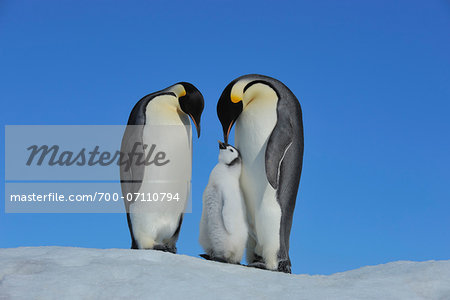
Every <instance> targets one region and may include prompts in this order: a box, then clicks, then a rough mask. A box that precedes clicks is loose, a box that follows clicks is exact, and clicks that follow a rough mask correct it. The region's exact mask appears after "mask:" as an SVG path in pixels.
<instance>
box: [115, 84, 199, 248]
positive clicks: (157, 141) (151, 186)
mask: <svg viewBox="0 0 450 300" xmlns="http://www.w3.org/2000/svg"><path fill="white" fill-rule="evenodd" d="M203 107H204V100H203V96H202V94H201V93H200V92H199V90H198V89H197V88H195V86H193V85H192V84H190V83H187V82H180V83H177V84H175V85H172V86H170V87H168V88H166V89H164V90H161V91H159V92H155V93H152V94H149V95H147V96H145V97H144V98H142V99H141V100H140V101H139V102H137V104H136V105H135V106H134V108H133V110H132V111H131V114H130V117H129V120H128V125H127V127H126V130H125V133H124V136H123V139H122V146H121V153H122V155H123V156H124V160H126V159H128V160H129V161H131V163H130V164H121V166H120V180H121V186H122V194H123V198H124V201H125V207H126V211H127V221H128V227H129V229H130V235H131V248H132V249H154V250H162V251H168V252H173V253H175V252H176V250H177V248H176V242H177V240H178V235H179V232H180V228H181V222H182V220H183V212H184V210H185V208H186V204H187V201H188V198H189V195H190V181H191V170H192V132H191V126H190V124H191V123H190V121H189V118H191V119H192V122H193V123H194V125H195V127H196V128H197V134H198V136H200V117H201V114H202V111H203ZM155 149H156V150H155ZM155 153H156V157H157V158H158V159H159V161H155V162H154V163H152V162H150V163H148V161H147V163H145V159H146V158H147V157H151V156H152V155H153V156H154V155H155ZM143 161H144V162H143Z"/></svg>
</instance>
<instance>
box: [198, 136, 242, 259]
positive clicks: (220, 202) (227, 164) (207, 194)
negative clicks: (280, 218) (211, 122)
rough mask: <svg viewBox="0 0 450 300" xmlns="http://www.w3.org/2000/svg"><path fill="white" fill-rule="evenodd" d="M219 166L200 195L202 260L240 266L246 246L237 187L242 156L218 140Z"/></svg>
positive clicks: (238, 188)
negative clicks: (201, 205)
mask: <svg viewBox="0 0 450 300" xmlns="http://www.w3.org/2000/svg"><path fill="white" fill-rule="evenodd" d="M219 148H220V151H219V163H218V164H217V165H216V166H215V167H214V169H213V170H212V172H211V174H210V176H209V182H208V185H207V186H206V189H205V191H204V193H203V212H202V218H201V221H200V237H199V242H200V245H201V246H202V247H203V249H204V250H205V252H206V254H207V255H202V256H203V257H205V258H207V259H211V260H217V261H222V262H228V263H239V262H240V261H241V259H242V256H243V253H244V249H245V246H246V243H247V236H248V227H247V222H246V212H245V204H244V200H243V197H242V192H241V189H240V186H239V176H240V174H241V156H240V153H239V151H238V150H237V149H236V148H234V147H233V146H231V145H228V144H224V143H222V142H220V141H219Z"/></svg>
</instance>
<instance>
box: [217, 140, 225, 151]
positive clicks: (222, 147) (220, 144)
mask: <svg viewBox="0 0 450 300" xmlns="http://www.w3.org/2000/svg"><path fill="white" fill-rule="evenodd" d="M218 142H219V149H226V148H227V146H226V145H225V144H224V143H222V142H221V141H218Z"/></svg>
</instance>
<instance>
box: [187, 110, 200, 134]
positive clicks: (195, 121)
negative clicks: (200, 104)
mask: <svg viewBox="0 0 450 300" xmlns="http://www.w3.org/2000/svg"><path fill="white" fill-rule="evenodd" d="M189 116H190V117H191V119H192V122H193V123H194V125H195V128H196V129H197V137H198V138H199V137H200V120H198V121H197V120H196V119H195V118H194V117H193V116H192V114H189Z"/></svg>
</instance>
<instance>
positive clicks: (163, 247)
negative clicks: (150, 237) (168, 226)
mask: <svg viewBox="0 0 450 300" xmlns="http://www.w3.org/2000/svg"><path fill="white" fill-rule="evenodd" d="M152 250H157V251H163V252H170V253H173V254H176V253H177V248H176V247H169V246H167V245H155V246H153V248H152Z"/></svg>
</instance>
